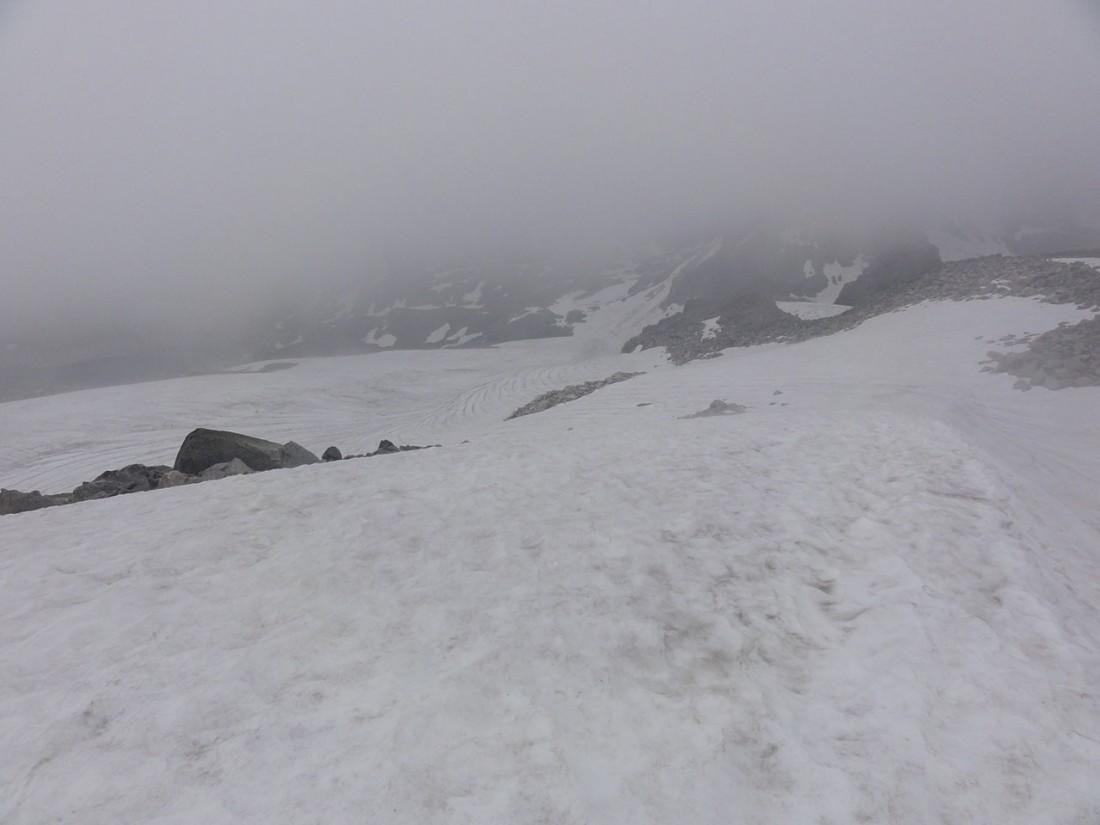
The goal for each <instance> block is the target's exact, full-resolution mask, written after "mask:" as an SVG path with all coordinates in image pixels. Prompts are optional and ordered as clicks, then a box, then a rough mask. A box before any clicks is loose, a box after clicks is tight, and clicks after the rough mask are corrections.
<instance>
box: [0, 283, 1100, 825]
mask: <svg viewBox="0 0 1100 825" xmlns="http://www.w3.org/2000/svg"><path fill="white" fill-rule="evenodd" d="M601 312H603V311H602V310H601ZM1087 316H1088V314H1087V313H1083V312H1081V311H1079V310H1076V309H1073V308H1071V307H1065V306H1055V305H1050V304H1041V303H1038V302H1037V301H1033V300H1025V299H1018V298H1001V299H993V300H987V301H974V302H967V303H942V304H931V305H922V306H919V307H915V308H912V309H910V310H907V311H904V312H899V313H894V314H891V315H887V316H882V317H879V318H875V319H872V320H871V321H868V322H865V323H864V324H862V325H861V326H860V327H858V328H856V329H854V330H851V331H848V332H844V333H839V334H836V335H833V336H830V337H828V338H823V339H818V340H815V341H809V342H805V343H801V344H797V345H768V346H762V347H755V348H751V349H742V350H730V351H727V352H726V354H725V355H723V356H722V357H721V358H717V359H711V360H706V361H698V362H694V363H691V364H688V365H686V366H683V367H679V368H672V367H669V366H666V365H665V364H664V362H663V360H662V359H661V358H659V357H657V356H655V354H654V353H653V352H652V351H650V352H645V353H640V354H636V355H605V356H601V357H595V358H592V357H587V356H586V352H587V351H588V350H587V346H588V345H587V344H586V342H585V341H581V340H573V339H552V340H545V341H536V342H523V343H517V344H512V345H508V346H504V347H500V348H497V349H494V350H445V351H411V352H387V353H381V354H376V355H370V356H355V357H346V358H330V359H307V360H302V361H300V362H299V364H298V366H297V367H295V368H293V369H287V370H283V371H280V372H273V373H260V374H250V375H234V376H226V375H216V376H202V377H195V378H189V379H183V380H178V381H165V382H157V383H151V384H143V385H135V386H130V387H114V388H110V389H103V390H90V391H84V392H80V393H72V394H68V395H61V396H53V397H49V398H38V399H30V400H27V401H17V402H11V403H8V404H2V405H0V426H2V427H3V429H4V432H5V436H6V443H7V444H8V445H9V447H8V448H6V449H5V451H3V455H0V484H3V485H4V486H16V487H22V488H27V487H28V486H33V485H30V484H28V483H27V482H28V481H30V480H32V479H37V480H38V482H41V486H42V487H43V488H45V489H49V490H54V489H63V488H65V487H66V486H72V483H75V481H79V480H83V479H85V478H89V477H91V476H92V475H94V473H93V472H90V471H89V470H90V469H91V468H92V467H95V468H96V470H97V471H98V470H99V469H106V468H108V467H115V466H121V464H124V463H127V462H128V461H132V460H146V461H149V460H168V461H170V460H171V453H172V452H173V451H174V446H175V445H176V444H178V443H179V441H180V440H181V439H182V436H183V434H185V433H186V431H187V430H188V429H190V427H192V426H200V425H205V426H225V427H228V428H231V429H242V430H245V431H246V432H251V433H255V434H257V435H262V436H266V437H271V438H276V439H284V438H295V439H296V440H299V441H301V442H303V443H305V444H306V445H307V446H312V447H315V448H318V447H321V446H323V445H325V444H326V443H327V442H332V443H337V444H339V445H340V446H341V447H344V448H347V449H361V448H362V447H363V446H365V445H366V444H369V442H371V441H373V440H375V439H376V438H379V437H390V438H393V439H395V440H398V441H401V442H404V443H408V442H412V443H424V442H425V441H431V442H434V441H438V442H439V443H441V444H442V445H443V446H442V447H440V448H438V449H432V450H424V451H419V452H413V453H403V454H399V455H393V456H382V457H378V458H372V459H360V460H354V461H347V462H340V463H337V464H333V465H317V466H311V467H302V468H297V469H294V470H284V471H278V472H273V473H264V474H258V475H255V476H246V477H236V478H231V479H227V480H225V481H218V482H209V483H207V484H202V485H197V486H191V487H185V488H174V489H170V490H163V491H157V492H152V493H144V494H136V495H131V496H124V497H119V498H114V499H108V500H104V501H93V502H85V503H82V504H75V505H70V506H67V507H61V508H55V509H50V510H43V511H37V512H32V513H24V514H19V515H14V516H5V517H3V518H0V745H2V748H3V753H4V759H3V760H2V761H0V821H2V822H5V823H18V824H19V825H22V824H24V823H42V822H73V823H77V822H79V823H112V825H114V823H118V822H142V823H193V822H203V823H269V822H324V823H352V822H356V823H358V822H363V821H379V822H393V823H422V822H469V823H475V822H476V823H516V822H524V823H526V822H545V823H582V822H590V823H597V822H598V823H631V825H635V823H650V822H652V823H658V822H659V823H671V822H683V823H700V822H702V823H731V822H732V823H741V822H743V823H761V822H768V823H815V824H820V823H838V824H839V823H851V822H875V823H879V822H883V823H886V822H892V823H939V822H974V823H977V822H983V823H984V822H997V823H1035V822H1043V823H1095V822H1097V821H1098V820H1100V782H1097V769H1096V766H1097V765H1098V764H1100V712H1098V707H1097V696H1096V685H1097V684H1098V683H1100V616H1098V614H1097V606H1098V605H1100V576H1098V575H1097V574H1098V567H1100V560H1098V558H1097V555H1098V552H1100V518H1098V516H1097V514H1096V510H1095V503H1096V501H1097V500H1098V497H1100V421H1098V417H1097V416H1096V415H1095V410H1096V409H1097V402H1098V401H1100V389H1097V388H1084V389H1071V390H1062V391H1059V392H1049V391H1045V390H1042V389H1038V390H1035V391H1032V392H1029V393H1022V392H1019V391H1015V390H1013V389H1011V387H1012V383H1013V381H1014V379H1013V378H1012V377H1011V376H1006V375H1000V374H993V373H982V372H980V371H979V362H980V361H981V360H982V359H983V358H984V357H985V353H986V351H987V350H989V349H992V348H996V345H995V344H994V343H992V342H993V341H995V339H997V338H1000V337H1002V336H1004V335H1007V334H1009V333H1014V334H1019V333H1021V332H1023V331H1030V332H1041V331H1043V330H1045V329H1050V328H1053V327H1055V326H1056V325H1057V324H1058V323H1060V322H1062V321H1073V320H1076V319H1079V318H1082V317H1087ZM620 320H621V319H620ZM590 334H594V332H591V331H590ZM615 369H629V370H635V371H636V370H640V369H645V370H646V374H644V375H641V376H638V377H636V378H634V379H632V380H631V381H626V382H622V383H618V384H614V385H611V386H608V387H605V388H603V389H601V390H599V391H598V392H596V393H594V394H592V395H590V396H587V397H585V398H582V399H580V400H578V401H575V402H573V403H571V404H566V405H562V406H559V407H555V408H553V409H551V410H549V411H546V412H544V413H540V414H538V415H533V416H527V417H524V418H520V419H515V420H513V421H508V422H503V421H502V420H501V419H502V418H503V416H504V415H506V414H507V413H508V412H510V411H511V410H512V409H514V408H516V407H518V406H520V405H521V404H522V403H525V402H526V401H529V400H530V399H531V398H533V397H534V396H536V395H538V394H539V393H540V392H543V391H545V389H547V388H556V387H561V386H564V385H566V384H569V383H577V382H578V381H583V380H589V379H592V378H595V377H606V375H608V374H610V373H611V372H613V371H614V370H615ZM777 391H778V393H779V394H776V393H777ZM715 398H721V399H724V400H726V401H729V402H731V403H740V404H744V405H746V406H747V407H748V411H747V412H746V413H744V414H742V415H738V416H725V417H712V418H702V419H693V420H681V419H680V416H682V415H685V414H689V413H692V412H696V411H698V410H700V409H703V408H705V407H706V406H707V405H708V404H709V403H710V402H711V401H712V400H714V399H715ZM75 411H78V412H75ZM10 445H17V446H16V447H14V448H13V447H11V446H10Z"/></svg>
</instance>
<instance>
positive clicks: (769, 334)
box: [623, 256, 1100, 388]
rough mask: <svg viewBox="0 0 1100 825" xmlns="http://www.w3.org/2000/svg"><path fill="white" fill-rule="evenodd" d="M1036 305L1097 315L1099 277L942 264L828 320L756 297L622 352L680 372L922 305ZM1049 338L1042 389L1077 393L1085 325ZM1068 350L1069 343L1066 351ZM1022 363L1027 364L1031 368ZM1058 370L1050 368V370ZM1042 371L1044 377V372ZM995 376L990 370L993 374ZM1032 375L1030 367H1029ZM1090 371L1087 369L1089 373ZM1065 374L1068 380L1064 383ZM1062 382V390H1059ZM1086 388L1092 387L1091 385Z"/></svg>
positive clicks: (990, 263)
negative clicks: (999, 300)
mask: <svg viewBox="0 0 1100 825" xmlns="http://www.w3.org/2000/svg"><path fill="white" fill-rule="evenodd" d="M1002 296H1016V297H1025V298H1026V297H1039V298H1041V299H1042V300H1043V301H1047V302H1050V303H1056V304H1075V305H1076V306H1078V307H1080V308H1081V309H1092V310H1100V272H1097V271H1096V270H1095V269H1093V268H1092V267H1090V266H1088V265H1087V264H1084V263H1061V262H1059V261H1054V260H1050V259H1048V258H1024V257H1017V258H1010V257H1002V256H989V257H984V258H972V259H968V260H963V261H955V262H952V263H947V264H943V265H942V266H939V267H937V268H935V269H933V270H932V271H930V272H926V273H924V274H921V275H918V276H915V277H911V278H909V279H908V280H905V281H903V282H900V283H895V284H893V285H892V286H889V287H886V288H881V289H879V290H877V291H876V292H875V294H873V295H870V296H868V297H867V298H866V299H865V300H864V301H863V302H862V303H860V305H858V306H855V307H853V308H852V309H850V310H848V311H847V312H845V313H843V314H841V315H836V316H833V317H831V318H821V319H816V320H802V319H800V318H796V317H794V316H792V315H788V314H786V313H784V312H782V311H780V310H779V309H778V308H776V307H775V305H774V302H772V301H770V300H768V299H767V298H764V297H762V296H744V297H742V298H741V299H740V300H738V301H734V302H731V303H730V305H728V306H727V307H725V308H723V310H722V311H721V312H720V314H719V317H718V319H717V322H716V323H715V324H712V325H710V327H709V329H708V325H707V324H706V323H705V322H704V321H703V320H701V319H700V318H698V317H695V318H686V317H683V316H675V317H672V318H666V319H664V320H663V321H661V322H659V323H657V324H654V325H652V326H650V327H647V328H646V329H645V330H643V332H642V333H641V334H640V335H637V336H635V337H634V338H631V339H630V340H629V341H627V342H626V344H625V345H624V347H623V351H624V352H630V351H633V350H635V349H636V348H638V347H641V348H642V349H648V348H650V347H656V346H663V347H667V348H668V352H669V356H670V358H671V359H672V361H673V363H676V364H684V363H687V362H688V361H692V360H695V359H697V358H707V357H714V356H716V355H718V354H720V352H721V350H723V349H727V348H729V347H744V346H753V345H756V344H766V343H775V342H796V341H804V340H808V339H810V338H815V337H818V336H820V335H830V334H832V333H834V332H839V331H841V330H846V329H851V328H853V327H855V326H858V325H859V324H861V323H863V322H864V321H865V320H867V319H868V318H873V317H875V316H878V315H882V314H885V313H888V312H893V311H895V310H898V309H902V308H904V307H907V306H912V305H914V304H919V303H922V302H924V301H968V300H981V299H986V298H992V297H1002ZM1082 323H1083V324H1086V325H1087V326H1082V325H1081V324H1078V325H1075V326H1070V327H1066V328H1063V329H1062V330H1058V331H1054V332H1055V333H1057V334H1056V335H1055V334H1053V333H1048V335H1050V336H1051V337H1049V338H1043V339H1042V341H1039V339H1036V342H1035V345H1037V347H1038V349H1037V350H1036V351H1035V352H1034V353H1033V355H1034V359H1038V360H1039V361H1041V362H1042V363H1043V364H1044V365H1046V366H1043V367H1042V370H1043V371H1046V372H1050V373H1051V374H1052V375H1053V374H1054V373H1056V372H1058V371H1059V370H1061V371H1062V372H1063V373H1064V375H1063V376H1062V378H1061V379H1060V380H1058V381H1054V380H1051V381H1050V382H1049V384H1048V383H1047V382H1046V381H1045V380H1044V382H1043V383H1042V384H1041V385H1042V386H1050V387H1052V388H1053V387H1054V385H1055V384H1057V385H1059V386H1070V385H1081V384H1080V383H1079V382H1080V381H1083V380H1084V378H1085V377H1087V376H1088V375H1091V374H1092V373H1091V372H1088V371H1087V370H1085V368H1083V367H1080V368H1078V367H1074V366H1073V365H1072V364H1070V363H1069V362H1068V360H1067V359H1068V358H1070V356H1071V355H1072V358H1073V359H1077V361H1076V363H1079V364H1083V363H1090V364H1091V363H1094V361H1093V360H1092V359H1083V358H1082V356H1083V355H1087V354H1089V353H1092V352H1100V350H1098V349H1096V348H1095V346H1094V345H1095V333H1094V332H1093V331H1092V329H1093V328H1092V326H1091V325H1089V324H1090V322H1088V321H1086V322H1082ZM1070 342H1072V343H1070ZM1034 359H1033V360H1029V361H1026V363H1027V364H1033V363H1035V361H1034ZM1055 362H1057V363H1055ZM1024 363H1025V361H1024V360H1021V359H1019V358H1015V357H1013V358H1009V359H1008V360H1006V361H1005V362H1004V364H1005V371H1010V370H1011V369H1023V368H1024V367H1023V366H1022V365H1023V364H1024ZM1048 366H1049V370H1048V369H1047V367H1048ZM995 368H996V367H995ZM1028 369H1030V370H1032V371H1034V367H1028ZM1089 369H1091V367H1090V368H1089ZM1070 374H1072V377H1071V375H1070ZM1066 382H1069V383H1066ZM1090 383H1096V381H1095V379H1094V380H1092V381H1091V382H1090Z"/></svg>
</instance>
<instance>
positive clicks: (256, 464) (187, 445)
mask: <svg viewBox="0 0 1100 825" xmlns="http://www.w3.org/2000/svg"><path fill="white" fill-rule="evenodd" d="M235 458H236V459H240V460H241V461H243V462H244V463H245V464H246V465H248V467H249V468H251V469H252V470H255V471H257V472H262V471H264V470H279V469H286V468H289V467H300V466H302V465H304V464H316V463H317V462H319V461H320V459H319V458H317V456H315V455H314V454H313V453H311V452H310V451H309V450H307V449H306V448H305V447H302V446H301V445H299V444H296V443H294V442H293V441H288V442H287V443H286V444H278V443H276V442H274V441H266V440H264V439H262V438H254V437H253V436H250V435H242V434H241V433H233V432H228V431H226V430H208V429H205V428H203V427H200V428H198V429H196V430H192V431H191V432H190V433H188V435H187V437H186V438H185V439H184V440H183V445H182V446H181V447H180V450H179V453H178V454H177V455H176V463H175V466H174V469H176V470H179V471H180V472H181V473H187V474H188V475H198V474H199V473H201V472H203V471H204V470H206V469H207V468H208V467H211V466H213V465H215V464H224V463H227V462H230V461H232V460H233V459H235Z"/></svg>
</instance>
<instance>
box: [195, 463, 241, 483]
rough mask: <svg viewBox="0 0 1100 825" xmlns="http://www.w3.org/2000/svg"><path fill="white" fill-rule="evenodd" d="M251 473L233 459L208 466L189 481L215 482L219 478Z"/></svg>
mask: <svg viewBox="0 0 1100 825" xmlns="http://www.w3.org/2000/svg"><path fill="white" fill-rule="evenodd" d="M253 472H255V471H254V470H253V469H252V468H251V467H249V466H248V465H247V464H245V463H244V462H243V461H241V460H240V459H239V458H234V459H232V460H231V461H223V462H221V463H220V464H212V465H210V466H209V467H207V468H206V469H205V470H203V471H202V472H201V473H199V474H198V475H197V476H192V477H191V479H190V481H191V482H200V481H215V480H217V479H219V478H229V476H244V475H249V474H250V473H253Z"/></svg>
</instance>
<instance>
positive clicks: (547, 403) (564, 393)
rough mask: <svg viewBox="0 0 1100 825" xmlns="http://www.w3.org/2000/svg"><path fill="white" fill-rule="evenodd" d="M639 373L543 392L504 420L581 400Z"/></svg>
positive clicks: (628, 373) (611, 376)
mask: <svg viewBox="0 0 1100 825" xmlns="http://www.w3.org/2000/svg"><path fill="white" fill-rule="evenodd" d="M642 374H643V373H640V372H616V373H614V374H612V375H609V376H608V377H607V378H604V379H603V380H601V381H585V382H584V383H583V384H571V385H570V386H568V387H563V388H562V389H560V390H551V391H550V392H544V393H543V394H542V395H540V396H539V397H538V398H536V399H535V400H534V401H530V402H528V403H527V404H524V405H523V406H522V407H520V408H519V409H518V410H516V411H515V412H513V413H512V414H511V415H510V416H508V418H506V419H504V420H505V421H508V420H510V419H513V418H519V417H520V416H521V415H531V414H532V413H537V412H542V411H543V410H548V409H550V408H551V407H556V406H558V404H565V403H566V402H568V401H576V400H577V399H578V398H583V397H584V396H586V395H590V394H591V393H594V392H595V391H596V390H598V389H601V388H602V387H606V386H607V385H609V384H617V383H619V382H620V381H626V380H628V379H631V378H634V377H635V376H638V375H642Z"/></svg>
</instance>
